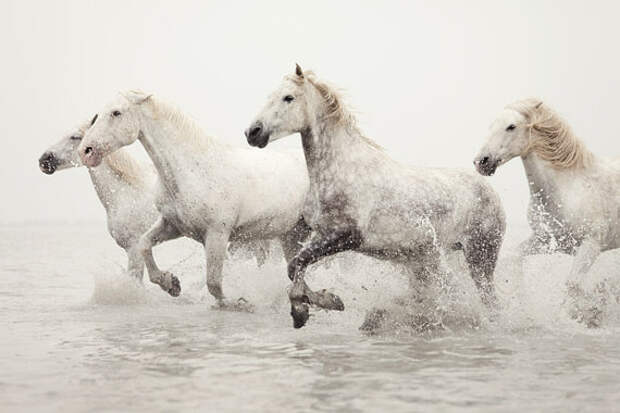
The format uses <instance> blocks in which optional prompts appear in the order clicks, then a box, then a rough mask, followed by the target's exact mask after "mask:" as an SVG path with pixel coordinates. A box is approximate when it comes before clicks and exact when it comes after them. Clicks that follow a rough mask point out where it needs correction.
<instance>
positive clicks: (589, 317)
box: [566, 239, 601, 327]
mask: <svg viewBox="0 0 620 413" xmlns="http://www.w3.org/2000/svg"><path fill="white" fill-rule="evenodd" d="M600 253H601V245H600V243H598V242H597V241H595V240H593V239H586V240H585V241H583V242H582V243H581V245H580V246H579V248H578V249H577V253H576V254H575V259H574V261H573V265H572V267H571V271H570V275H569V277H568V280H567V281H566V286H567V289H568V296H569V300H570V308H569V314H570V316H571V317H572V318H574V319H578V320H579V321H581V322H584V323H585V324H586V325H587V326H588V327H598V326H599V325H600V323H601V320H600V316H601V310H600V309H599V308H598V307H597V306H596V305H592V303H591V302H590V300H587V299H586V294H585V292H584V290H583V287H582V285H581V283H582V281H583V278H584V277H585V276H586V275H587V273H588V271H590V268H592V265H593V264H594V262H595V261H596V258H597V257H598V256H599V255H600Z"/></svg>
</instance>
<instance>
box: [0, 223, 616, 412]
mask: <svg viewBox="0 0 620 413" xmlns="http://www.w3.org/2000/svg"><path fill="white" fill-rule="evenodd" d="M0 235H1V236H0V256H2V257H3V260H2V262H1V263H0V273H1V275H2V279H3V280H4V282H3V283H2V284H1V285H0V297H2V298H0V321H1V325H2V326H4V327H5V328H4V330H3V332H2V333H1V334H0V369H1V371H2V372H3V374H2V378H0V400H2V403H3V409H6V410H7V411H14V410H29V411H30V410H41V409H44V410H58V409H61V408H62V409H63V410H66V411H83V410H123V411H127V410H145V409H153V408H155V409H157V410H166V409H168V410H181V409H186V410H189V409H193V410H196V409H199V408H203V409H204V408H205V407H206V408H207V409H209V410H212V411H240V410H241V411H243V410H253V411H257V410H258V411H260V410H271V411H278V410H283V409H290V410H301V411H303V410H313V411H316V410H318V411H322V410H325V411H328V410H330V411H333V410H337V409H339V410H347V411H357V410H386V409H392V410H394V411H411V410H442V411H445V410H453V409H458V408H463V407H467V408H470V409H473V410H476V411H481V410H482V411H484V410H497V409H499V408H509V409H514V410H522V409H526V408H533V409H536V410H558V409H561V410H571V409H574V410H582V409H589V410H609V409H610V408H611V407H612V406H617V404H618V402H620V385H619V384H618V380H617V377H618V374H620V350H619V347H620V346H619V345H618V344H620V328H619V322H620V305H619V304H618V297H620V292H619V291H620V288H619V287H618V286H619V279H620V274H618V268H620V254H613V253H607V254H603V255H602V256H601V257H600V259H599V260H598V261H597V263H596V264H595V266H594V267H593V268H592V270H591V271H590V274H589V277H588V279H587V280H586V291H587V294H588V295H587V296H586V297H585V298H584V300H587V305H589V306H591V307H592V306H593V307H596V308H597V309H598V310H599V311H600V313H601V314H600V319H601V326H600V327H599V328H592V329H589V328H587V327H586V326H584V325H583V324H580V323H578V322H576V321H574V320H573V319H571V318H570V317H569V314H568V312H567V310H566V308H565V305H564V301H565V296H566V291H565V287H564V281H565V279H566V275H567V274H568V272H569V268H570V265H571V262H572V258H571V257H567V256H563V255H559V254H557V255H552V256H534V257H531V258H529V259H528V260H527V261H526V265H525V268H524V272H523V276H522V277H521V276H518V275H517V274H519V271H517V269H515V268H514V266H513V265H512V264H511V262H512V261H511V260H510V259H509V257H508V255H509V254H508V252H510V247H507V248H506V249H505V250H506V251H507V253H504V252H503V253H502V256H501V257H500V261H499V264H498V268H497V271H496V285H497V289H498V294H499V296H500V299H501V307H502V308H501V310H500V311H499V312H498V313H497V314H490V313H489V312H488V311H487V310H486V308H485V307H484V306H483V305H482V304H481V303H480V299H479V297H478V293H477V291H476V289H475V287H474V286H473V283H472V281H471V278H470V277H469V274H468V273H467V272H466V271H465V269H464V268H465V265H464V261H463V259H462V257H461V256H460V255H459V254H454V255H450V256H447V257H445V262H446V264H448V265H447V266H446V267H447V268H451V270H446V271H445V274H442V275H440V276H438V279H437V280H436V282H435V283H434V284H432V285H430V286H427V285H418V286H416V288H417V289H418V290H420V291H424V294H423V296H422V297H421V296H412V295H411V294H409V293H408V286H409V284H408V280H407V279H406V278H405V276H404V275H403V274H402V273H401V272H400V271H399V269H398V268H397V267H394V266H392V265H390V264H387V263H383V262H378V261H376V260H373V259H370V258H367V257H363V256H360V255H356V254H353V253H345V254H342V255H340V256H337V257H334V258H331V259H328V260H325V261H323V262H322V263H320V264H318V265H315V266H314V267H312V268H311V269H310V271H309V273H308V277H307V280H308V283H309V284H310V285H311V287H313V288H317V289H318V288H330V289H332V290H333V291H334V292H335V293H337V294H338V295H339V296H340V297H341V298H342V299H343V301H344V302H345V306H346V310H345V311H344V312H342V313H340V312H331V313H326V312H323V311H317V312H315V313H314V314H313V317H311V319H310V321H309V323H308V325H307V326H306V327H304V328H303V329H301V330H294V329H293V328H292V322H291V319H290V316H289V315H288V312H289V310H290V308H289V301H288V297H287V294H286V288H287V287H288V285H289V281H288V279H287V278H286V272H285V264H284V262H283V261H282V259H281V258H280V255H279V254H280V250H279V247H276V246H273V247H272V257H271V258H270V259H269V260H268V261H267V262H266V263H265V265H264V266H262V267H261V268H258V267H257V265H256V263H255V262H254V260H253V259H251V258H245V257H243V256H239V257H236V259H234V260H232V259H229V260H227V261H226V265H225V268H224V291H225V293H226V294H227V295H228V296H229V297H230V298H237V297H244V298H246V299H247V300H248V301H250V302H251V303H252V304H254V305H255V306H256V311H255V312H254V313H252V314H246V313H231V312H222V311H217V310H214V309H212V308H211V306H212V305H213V304H214V300H213V298H212V297H211V296H210V295H209V294H208V292H207V291H206V287H205V286H204V284H205V278H204V277H205V276H204V252H203V251H202V247H201V246H200V245H198V244H196V243H194V242H192V241H188V240H179V241H175V242H171V243H167V244H164V245H162V246H160V247H158V248H156V250H155V255H156V257H157V260H158V262H159V263H161V265H162V267H163V268H166V269H168V270H170V271H172V272H173V273H175V274H176V275H177V276H178V277H179V279H180V280H181V284H182V288H183V290H182V294H181V296H180V297H178V298H176V299H175V298H172V297H170V296H168V295H167V294H165V293H164V292H163V291H161V289H160V288H159V287H158V286H156V285H152V284H151V283H150V282H149V280H148V276H147V275H146V274H145V277H144V278H145V279H144V281H143V285H141V284H140V283H138V282H136V281H133V280H131V279H129V278H128V277H127V276H126V275H125V274H124V273H123V270H122V268H123V265H124V254H123V252H122V250H120V249H118V247H116V245H114V243H113V242H112V241H111V240H110V239H109V237H108V236H107V234H106V233H105V227H104V226H92V227H91V226H51V225H50V226H37V227H35V226H28V225H23V226H7V227H2V228H1V229H0ZM519 235H520V236H514V240H513V239H511V241H514V242H515V243H516V242H517V241H518V240H519V239H521V238H522V237H521V235H522V236H523V237H524V236H525V231H524V233H523V234H519ZM421 298H422V299H421ZM373 308H376V309H381V310H385V312H382V313H381V314H384V317H383V323H382V327H381V328H380V329H378V330H377V331H374V332H373V333H368V332H361V331H359V330H358V328H359V327H360V326H361V325H362V323H363V322H364V320H365V317H366V314H367V312H368V311H369V310H371V309H373Z"/></svg>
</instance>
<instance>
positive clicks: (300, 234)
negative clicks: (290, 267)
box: [280, 217, 312, 263]
mask: <svg viewBox="0 0 620 413" xmlns="http://www.w3.org/2000/svg"><path fill="white" fill-rule="evenodd" d="M311 232H312V228H310V227H309V226H308V224H306V221H305V220H304V218H303V217H301V218H299V221H297V223H296V224H295V226H294V227H293V228H291V229H290V230H289V231H287V232H286V233H285V234H284V235H283V236H282V237H280V243H281V244H282V251H283V252H284V259H285V260H286V262H287V263H289V262H291V260H292V259H293V258H295V255H296V254H297V253H298V252H299V250H301V246H302V243H303V242H304V241H305V240H306V239H307V238H308V236H309V235H310V233H311Z"/></svg>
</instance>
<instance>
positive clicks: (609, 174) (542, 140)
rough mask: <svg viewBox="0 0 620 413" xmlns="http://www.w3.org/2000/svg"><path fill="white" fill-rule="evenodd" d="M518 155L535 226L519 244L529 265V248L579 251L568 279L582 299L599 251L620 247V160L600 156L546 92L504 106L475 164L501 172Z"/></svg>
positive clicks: (480, 169)
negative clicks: (545, 100) (546, 97)
mask: <svg viewBox="0 0 620 413" xmlns="http://www.w3.org/2000/svg"><path fill="white" fill-rule="evenodd" d="M517 156H519V157H521V160H522V161H523V166H524V167H525V174H526V176H527V181H528V185H529V188H530V204H529V209H528V222H529V225H530V227H531V229H532V232H533V233H532V235H531V236H530V238H528V239H527V240H525V241H524V242H522V243H521V244H520V246H519V255H520V259H521V264H522V260H523V258H524V257H525V256H527V255H533V254H540V253H551V252H555V251H558V252H563V253H566V254H570V255H574V256H575V260H574V262H573V265H572V268H571V271H570V275H569V277H568V281H567V287H568V290H569V294H570V296H571V297H572V298H573V299H574V298H575V297H577V296H578V295H579V294H581V293H583V292H582V291H581V290H582V287H581V283H582V280H583V277H584V276H585V275H586V274H587V273H588V270H589V269H590V267H591V266H592V264H593V263H594V261H595V260H596V258H597V257H598V255H599V254H600V253H601V252H603V251H606V250H611V249H615V248H620V160H615V161H612V160H607V159H603V158H599V157H596V156H594V155H593V154H592V153H591V152H590V151H589V150H588V149H587V148H586V147H585V145H584V144H583V142H582V141H581V140H579V139H578V138H577V137H576V136H575V135H574V134H573V131H572V130H571V128H570V127H569V125H568V124H567V123H566V122H565V121H564V120H563V119H561V118H560V117H559V116H558V115H557V114H556V113H555V112H554V111H553V110H552V109H551V108H550V107H549V106H547V105H546V104H543V102H542V101H540V100H538V99H526V100H520V101H517V102H514V103H512V104H510V105H508V106H507V107H506V108H505V109H504V111H503V112H502V113H501V115H500V116H499V117H498V118H497V119H496V120H495V121H494V122H493V123H492V126H491V132H490V136H489V138H488V140H487V143H486V144H485V145H484V147H483V148H482V149H481V150H480V153H479V154H478V156H477V157H476V158H475V160H474V165H475V166H476V168H477V170H478V172H480V173H481V174H482V175H493V174H494V173H495V171H496V170H497V168H498V167H499V166H500V165H503V164H505V163H506V162H508V161H510V160H511V159H512V158H515V157H517ZM573 316H575V317H578V318H582V317H583V315H581V314H576V313H574V314H573Z"/></svg>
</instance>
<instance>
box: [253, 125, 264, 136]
mask: <svg viewBox="0 0 620 413" xmlns="http://www.w3.org/2000/svg"><path fill="white" fill-rule="evenodd" d="M262 130H263V128H262V127H261V126H254V127H253V128H252V129H250V138H255V137H256V136H258V135H259V134H260V132H261V131H262Z"/></svg>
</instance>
